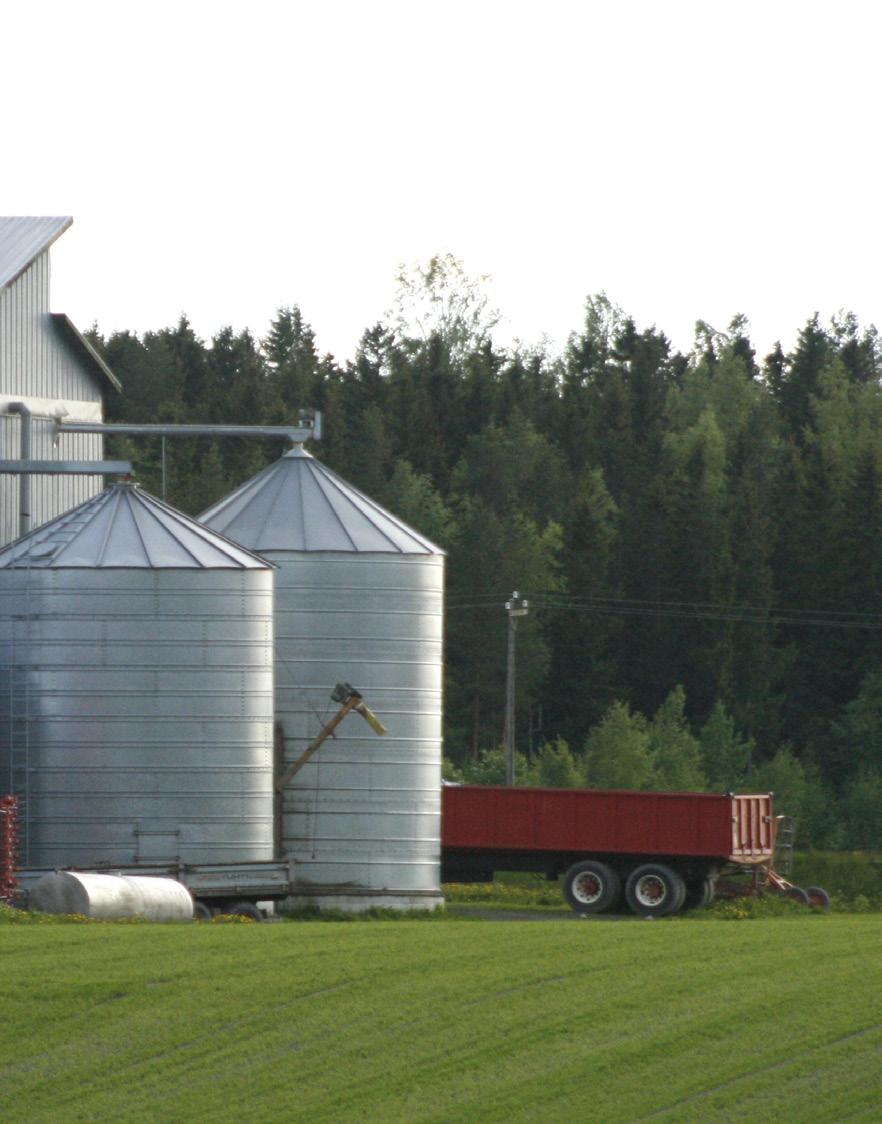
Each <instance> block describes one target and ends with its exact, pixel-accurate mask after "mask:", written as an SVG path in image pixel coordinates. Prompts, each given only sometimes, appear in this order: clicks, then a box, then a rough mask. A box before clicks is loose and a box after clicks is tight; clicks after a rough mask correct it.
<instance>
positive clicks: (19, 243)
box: [0, 215, 73, 289]
mask: <svg viewBox="0 0 882 1124" xmlns="http://www.w3.org/2000/svg"><path fill="white" fill-rule="evenodd" d="M72 222H73V219H72V218H71V217H70V216H69V215H62V216H59V217H56V218H35V217H26V216H22V217H14V216H0V289H5V288H6V286H7V285H9V284H11V283H12V282H13V281H14V280H15V279H16V277H20V276H21V274H22V273H24V271H25V270H26V269H27V268H28V266H29V265H30V264H31V262H32V261H33V260H34V258H36V257H39V255H40V254H42V253H43V252H44V251H45V250H48V249H49V247H50V246H51V245H52V243H53V242H54V241H55V239H56V238H58V237H59V236H60V235H62V234H64V232H65V231H66V230H67V228H68V227H69V226H70V224H71V223H72Z"/></svg>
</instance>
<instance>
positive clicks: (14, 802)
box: [0, 796, 18, 902]
mask: <svg viewBox="0 0 882 1124" xmlns="http://www.w3.org/2000/svg"><path fill="white" fill-rule="evenodd" d="M17 851H18V799H17V798H16V797H15V796H3V797H0V901H4V902H8V901H11V900H12V896H13V894H14V893H15V888H16V886H17V885H18V882H17V881H16V878H15V871H16V854H17Z"/></svg>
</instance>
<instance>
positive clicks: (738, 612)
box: [447, 593, 882, 631]
mask: <svg viewBox="0 0 882 1124" xmlns="http://www.w3.org/2000/svg"><path fill="white" fill-rule="evenodd" d="M460 596H466V595H460ZM473 596H474V598H475V599H473V600H468V601H459V600H458V599H457V598H452V599H450V600H449V601H448V603H447V610H448V612H458V611H460V610H465V609H469V610H474V609H500V608H503V606H504V601H503V600H502V598H500V597H498V596H494V595H493V594H477V595H473ZM532 604H533V606H534V607H536V608H544V609H550V610H566V611H568V612H582V613H595V614H598V615H601V616H639V617H651V618H658V619H667V620H672V619H673V620H693V621H714V622H717V623H727V624H754V625H766V626H769V625H791V626H795V627H814V628H837V629H863V630H869V631H877V630H882V613H862V612H859V611H857V610H850V609H842V610H830V609H782V608H775V607H762V606H753V605H715V604H712V603H707V602H688V601H670V602H666V601H639V600H625V599H617V598H594V597H588V596H579V595H566V594H556V593H550V594H541V593H540V594H539V595H537V596H534V597H533V598H532Z"/></svg>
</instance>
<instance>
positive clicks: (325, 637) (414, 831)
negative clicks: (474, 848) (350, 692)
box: [265, 551, 444, 908]
mask: <svg viewBox="0 0 882 1124" xmlns="http://www.w3.org/2000/svg"><path fill="white" fill-rule="evenodd" d="M265 556H266V557H267V559H268V560H269V561H272V562H273V563H275V565H276V566H278V570H277V572H276V575H275V580H276V700H277V703H276V717H277V720H279V721H280V722H281V723H282V726H283V729H284V740H285V760H286V762H288V763H290V762H291V761H294V760H296V758H297V757H299V755H300V754H301V753H302V752H303V750H304V749H305V748H306V746H307V745H308V744H309V742H310V741H311V740H312V739H313V738H314V737H315V735H316V734H317V733H318V731H319V730H320V728H321V725H322V723H323V720H324V719H325V718H327V717H328V716H329V715H330V714H332V713H333V712H334V711H335V710H336V704H334V703H331V702H330V701H329V695H330V692H331V691H332V690H333V688H334V685H335V684H336V683H337V682H339V681H341V680H345V681H347V682H349V683H351V684H352V685H353V686H354V687H356V688H357V689H358V690H359V691H360V692H361V693H362V694H363V695H364V698H365V701H366V702H367V703H368V705H369V706H370V708H371V709H372V710H373V711H375V712H376V713H377V715H378V716H379V718H380V719H381V721H382V722H383V724H384V725H385V726H386V728H387V730H388V734H387V735H386V736H385V737H378V736H377V735H375V734H374V733H373V731H372V730H371V729H370V727H369V726H368V725H367V723H366V722H364V720H363V719H362V718H361V717H360V716H359V715H357V714H352V715H350V716H348V717H347V718H346V719H345V721H344V723H343V724H342V725H341V726H340V727H338V730H337V737H336V739H335V740H330V739H329V740H328V741H326V742H325V743H324V745H323V746H322V747H321V749H319V751H318V753H317V754H316V755H315V756H314V757H313V758H312V759H311V760H310V761H309V763H308V764H307V765H306V766H305V767H304V768H303V769H302V770H301V771H300V772H299V773H298V774H297V775H296V776H295V778H294V779H293V781H292V782H291V784H290V786H289V787H288V788H286V791H285V794H284V798H283V816H282V836H283V849H284V851H285V852H286V854H288V855H290V856H291V857H293V858H294V859H295V860H296V866H295V876H296V879H297V883H298V887H299V890H298V893H297V894H296V895H295V898H297V899H302V900H316V899H318V900H321V899H325V900H328V901H329V902H331V903H333V904H339V905H343V906H348V907H353V908H359V906H360V905H363V906H364V907H369V906H371V905H376V904H378V901H377V899H379V898H382V899H383V901H384V902H386V903H388V904H394V905H400V906H408V905H411V906H417V907H418V906H420V905H430V906H432V905H434V904H436V903H437V902H438V901H439V900H440V824H441V819H440V816H441V811H440V791H441V712H442V640H443V599H444V558H443V556H441V555H434V556H433V555H392V554H343V553H333V554H331V553H318V554H311V553H292V552H276V551H267V552H265ZM381 904H382V903H381Z"/></svg>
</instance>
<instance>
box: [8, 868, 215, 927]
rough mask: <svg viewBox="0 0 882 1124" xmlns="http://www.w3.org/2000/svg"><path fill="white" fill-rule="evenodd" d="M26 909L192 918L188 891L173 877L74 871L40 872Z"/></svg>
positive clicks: (104, 918)
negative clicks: (40, 874) (42, 873)
mask: <svg viewBox="0 0 882 1124" xmlns="http://www.w3.org/2000/svg"><path fill="white" fill-rule="evenodd" d="M28 909H33V910H36V911H37V912H39V913H56V914H59V913H60V914H69V913H78V914H81V915H82V916H83V917H92V918H95V919H96V920H102V921H111V920H118V919H119V918H123V917H143V918H144V920H145V921H192V920H193V899H192V897H191V896H190V891H189V890H188V889H187V887H186V886H184V885H182V884H181V883H180V882H176V881H175V880H174V879H173V878H148V877H144V876H142V875H125V874H93V873H88V872H81V871H76V870H56V871H54V872H53V873H52V874H44V875H43V877H42V878H41V879H40V880H39V882H37V883H36V885H35V886H34V888H33V889H32V890H31V891H30V893H29V894H28Z"/></svg>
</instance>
